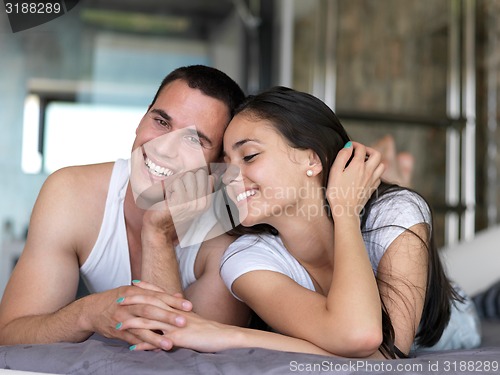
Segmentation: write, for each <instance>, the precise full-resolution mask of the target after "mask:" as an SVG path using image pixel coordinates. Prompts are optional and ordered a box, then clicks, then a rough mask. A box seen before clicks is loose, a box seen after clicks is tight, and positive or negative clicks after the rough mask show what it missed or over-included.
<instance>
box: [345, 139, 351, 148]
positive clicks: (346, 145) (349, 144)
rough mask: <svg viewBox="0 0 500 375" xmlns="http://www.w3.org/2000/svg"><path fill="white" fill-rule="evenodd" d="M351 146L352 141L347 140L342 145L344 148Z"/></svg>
mask: <svg viewBox="0 0 500 375" xmlns="http://www.w3.org/2000/svg"><path fill="white" fill-rule="evenodd" d="M351 146H352V142H351V141H349V142H347V143H346V144H345V145H344V148H349V147H351Z"/></svg>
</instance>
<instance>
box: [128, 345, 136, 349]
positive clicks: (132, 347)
mask: <svg viewBox="0 0 500 375" xmlns="http://www.w3.org/2000/svg"><path fill="white" fill-rule="evenodd" d="M135 348H137V345H132V346H129V347H128V350H135Z"/></svg>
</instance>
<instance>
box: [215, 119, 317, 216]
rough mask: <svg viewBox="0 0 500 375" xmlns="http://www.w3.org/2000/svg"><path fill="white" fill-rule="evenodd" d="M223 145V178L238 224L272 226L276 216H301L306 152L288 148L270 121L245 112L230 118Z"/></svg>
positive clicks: (306, 186)
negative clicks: (225, 168)
mask: <svg viewBox="0 0 500 375" xmlns="http://www.w3.org/2000/svg"><path fill="white" fill-rule="evenodd" d="M223 144H224V155H225V162H226V163H227V164H228V171H227V172H226V173H225V176H224V178H223V180H224V183H225V184H227V192H228V195H229V197H230V198H231V200H232V201H233V202H235V204H236V205H237V207H238V210H239V216H240V222H241V224H243V225H244V226H251V225H255V224H263V223H265V224H270V225H273V226H276V220H283V218H286V217H287V216H297V215H299V214H300V212H299V210H300V207H301V203H302V202H303V201H304V200H307V199H308V198H311V197H310V196H309V195H310V192H311V191H312V189H311V188H310V186H309V185H310V182H311V181H312V179H311V178H310V177H307V175H306V172H307V170H308V169H309V164H310V155H311V152H310V150H306V151H304V150H298V149H295V148H292V147H290V146H289V145H288V144H287V142H286V140H285V139H284V138H283V136H282V135H280V134H279V133H278V132H277V130H275V128H274V127H273V125H272V124H271V123H270V122H268V121H266V120H256V119H252V118H250V117H248V115H245V114H240V115H237V116H235V117H234V119H233V120H232V121H231V122H230V124H229V126H228V127H227V129H226V132H225V134H224V143H223Z"/></svg>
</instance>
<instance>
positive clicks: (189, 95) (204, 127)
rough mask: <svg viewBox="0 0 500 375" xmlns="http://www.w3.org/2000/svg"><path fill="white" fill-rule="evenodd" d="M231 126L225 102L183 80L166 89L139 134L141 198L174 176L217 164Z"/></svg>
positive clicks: (136, 169)
mask: <svg viewBox="0 0 500 375" xmlns="http://www.w3.org/2000/svg"><path fill="white" fill-rule="evenodd" d="M228 122H229V111H228V109H227V107H226V105H225V104H224V103H223V102H221V101H220V100H218V99H214V98H212V97H209V96H206V95H205V94H203V93H202V92H201V91H200V90H197V89H192V88H190V87H189V86H188V85H187V83H185V82H184V81H182V80H176V81H174V82H171V83H169V84H168V85H166V86H165V87H164V88H163V89H162V91H161V92H160V94H159V96H158V98H157V100H156V101H155V103H153V104H152V105H151V107H150V108H149V110H148V112H147V113H146V114H145V115H144V117H143V118H142V120H141V122H140V124H139V126H138V127H137V130H136V138H135V141H134V145H133V148H132V163H131V166H132V171H131V183H132V189H133V191H134V195H135V196H136V198H137V196H138V195H141V194H143V192H145V191H146V190H148V189H150V188H152V187H153V185H160V186H161V184H160V183H162V184H164V183H166V182H167V180H168V179H169V178H170V177H172V176H175V175H179V174H181V173H183V172H187V171H192V170H197V169H200V168H204V167H205V168H206V166H207V165H208V164H209V163H210V162H215V161H217V159H218V156H219V154H220V148H221V144H222V136H223V133H224V129H225V127H226V125H227V123H228ZM152 190H155V189H152ZM160 190H161V189H160ZM156 191H158V187H157V188H156ZM156 194H157V193H155V195H156Z"/></svg>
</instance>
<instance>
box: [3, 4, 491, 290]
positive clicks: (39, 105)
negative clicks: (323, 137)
mask: <svg viewBox="0 0 500 375" xmlns="http://www.w3.org/2000/svg"><path fill="white" fill-rule="evenodd" d="M499 21H500V2H499V1H497V0H405V1H401V0H181V1H179V0H141V1H133V0H82V1H80V2H79V3H78V4H77V5H76V6H75V7H74V8H73V9H72V10H70V11H69V12H68V13H66V14H65V15H63V16H61V17H59V18H57V19H55V20H53V21H50V22H48V23H46V24H43V25H40V26H37V27H34V28H31V29H28V30H25V31H20V32H16V33H13V32H12V29H11V26H10V24H9V20H8V18H7V14H6V13H5V12H3V11H0V133H1V136H0V175H1V184H0V224H1V230H0V246H1V247H0V278H1V279H0V294H1V292H2V290H3V282H4V280H2V279H6V278H7V277H8V273H9V270H10V269H11V267H12V262H13V261H14V259H15V256H16V254H18V252H19V251H20V249H22V242H23V240H24V237H25V234H26V230H27V227H28V224H29V217H30V213H31V209H32V207H33V204H34V202H35V199H36V197H37V194H38V192H39V190H40V187H41V186H42V184H43V182H44V180H45V178H46V177H47V175H48V174H49V173H51V172H52V171H54V170H55V169H58V168H60V167H62V166H65V165H71V164H85V163H93V162H100V161H109V160H114V159H116V158H118V157H122V158H127V157H129V154H130V149H131V146H132V140H133V138H134V131H135V127H136V126H137V124H138V122H139V119H140V118H141V116H142V115H143V113H144V112H145V111H146V110H147V106H148V104H150V102H151V100H152V98H153V95H154V93H155V92H156V90H157V87H158V85H159V83H160V82H161V80H162V78H163V77H164V76H165V75H166V74H167V73H169V72H170V71H171V70H173V69H175V68H176V67H179V66H182V65H189V64H198V63H200V64H206V65H210V66H214V67H216V68H219V69H221V70H223V71H224V72H226V73H227V74H228V75H229V76H231V77H232V78H233V79H235V80H236V81H237V82H238V83H239V84H240V85H241V87H242V88H243V89H244V91H245V92H246V93H255V92H257V91H259V90H262V89H265V88H268V87H270V86H274V85H285V86H291V87H293V88H295V89H298V90H302V91H307V92H310V93H312V94H314V95H316V96H318V97H320V98H321V99H323V100H324V101H325V102H326V103H327V104H328V105H329V106H330V107H331V108H332V109H334V110H335V111H336V113H337V115H338V116H339V118H340V119H341V120H342V122H343V123H344V125H345V126H346V128H347V130H348V132H349V133H350V135H351V137H352V138H353V139H355V140H357V141H361V142H364V143H367V144H371V143H373V142H375V141H376V140H377V139H379V138H380V137H383V136H385V135H387V134H390V135H391V136H392V137H393V138H394V140H395V143H396V147H397V149H398V151H404V152H408V153H410V154H412V155H413V157H414V159H415V165H414V170H413V177H412V185H411V186H412V187H413V188H414V189H416V190H417V191H419V192H420V193H421V194H422V195H423V196H424V197H425V198H426V199H427V200H428V201H429V202H430V203H431V205H432V207H433V209H434V214H435V233H436V235H437V242H438V246H440V247H444V246H448V245H451V244H454V243H457V242H461V241H465V240H469V239H471V238H473V237H474V236H475V234H476V233H477V232H478V231H482V230H484V229H486V228H491V227H494V226H496V225H498V223H499V222H500V218H499V208H500V189H499V187H500V182H499V167H500V156H499V154H498V144H499V140H500V132H499V131H498V130H497V122H498V116H499V113H500V112H499V110H500V108H499V104H500V103H499V98H498V91H499V88H500V48H498V47H499V38H500V22H499ZM74 214H75V215H78V213H77V212H75V213H74Z"/></svg>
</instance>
